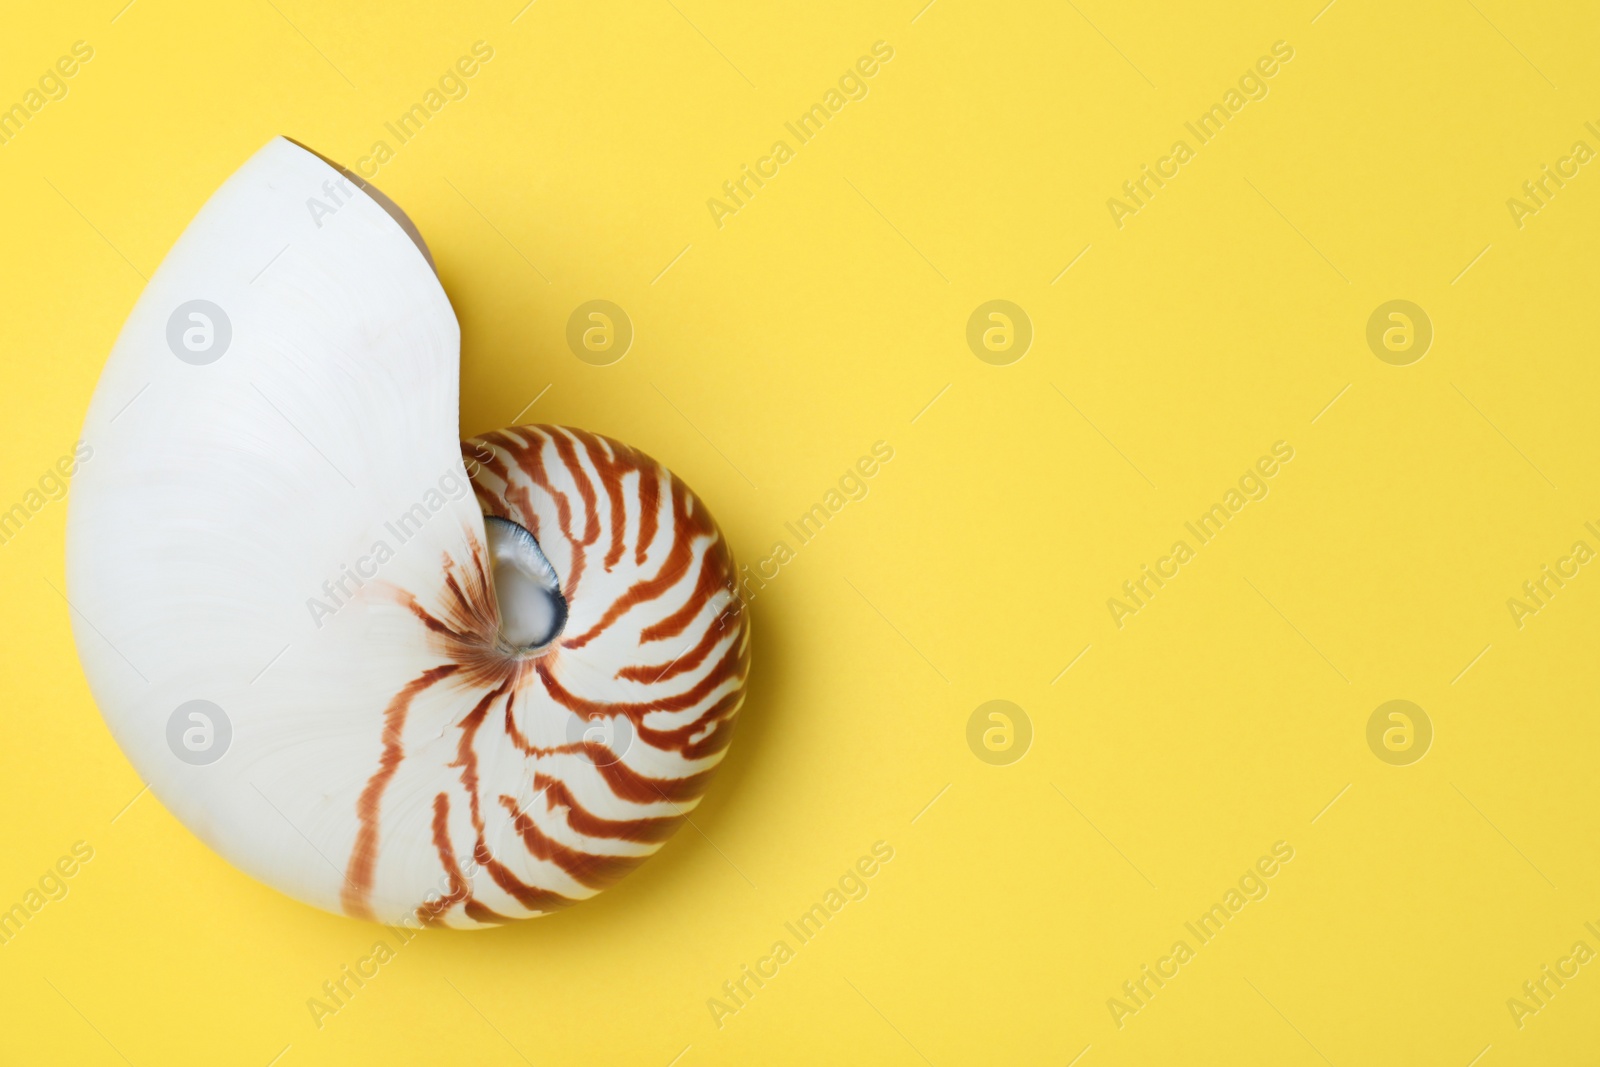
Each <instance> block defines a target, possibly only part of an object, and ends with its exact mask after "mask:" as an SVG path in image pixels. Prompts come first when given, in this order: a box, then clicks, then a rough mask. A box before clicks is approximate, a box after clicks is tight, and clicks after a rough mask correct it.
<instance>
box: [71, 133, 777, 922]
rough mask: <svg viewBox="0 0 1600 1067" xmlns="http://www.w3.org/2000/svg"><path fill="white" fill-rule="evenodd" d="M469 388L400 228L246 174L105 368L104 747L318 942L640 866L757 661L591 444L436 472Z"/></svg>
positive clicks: (85, 532)
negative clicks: (358, 925)
mask: <svg viewBox="0 0 1600 1067" xmlns="http://www.w3.org/2000/svg"><path fill="white" fill-rule="evenodd" d="M308 205H320V209H318V210H310V211H308V210H307V208H308ZM459 377H460V327H459V325H458V324H457V322H456V318H455V314H454V312H453V310H452V309H451V307H450V302H449V299H448V298H447V297H446V295H445V293H444V290H443V288H442V287H441V285H440V283H439V280H438V277H437V274H436V273H435V271H434V269H433V264H432V259H431V257H430V255H429V254H428V251H427V249H426V247H425V246H424V245H423V244H422V242H421V238H420V235H418V234H417V232H416V229H415V227H414V226H413V225H412V224H411V223H410V220H408V219H406V218H405V217H404V215H403V214H401V213H400V212H399V209H398V208H396V207H395V206H394V205H393V204H392V203H391V202H389V201H388V200H387V199H386V198H384V197H383V196H382V194H381V193H379V192H378V191H377V190H375V189H372V188H371V187H369V186H366V185H365V184H363V183H361V182H360V181H359V180H358V179H355V177H354V176H353V175H350V174H349V173H348V172H345V171H342V170H340V169H339V168H337V167H336V166H334V165H332V164H330V163H329V162H328V161H326V160H324V159H322V158H321V157H319V156H317V155H316V154H315V153H313V152H311V151H309V150H308V149H305V148H303V147H301V146H299V145H296V144H294V143H293V142H290V141H287V140H284V139H282V138H279V139H276V140H274V141H272V142H270V143H269V144H268V145H266V147H264V148H262V149H261V150H260V151H259V152H257V153H256V155H255V156H253V157H252V158H251V159H250V160H249V161H247V162H246V163H245V164H244V165H243V166H242V167H241V168H240V169H239V170H238V171H237V172H236V173H235V174H234V175H233V176H232V177H231V178H229V179H228V181H227V182H226V183H225V184H224V185H223V186H222V187H221V188H220V189H219V190H217V192H216V193H215V194H214V195H213V196H212V197H211V199H210V200H209V201H208V202H207V203H206V204H205V206H204V207H203V208H202V209H201V211H200V213H199V214H198V215H197V216H196V217H195V219H194V221H193V222H191V223H190V224H189V226H188V228H187V229H186V230H185V231H184V232H183V234H182V235H181V236H180V237H179V239H178V241H177V243H176V244H175V245H174V246H173V249H172V251H171V252H170V253H169V254H168V255H167V257H166V259H165V260H164V261H163V262H162V264H161V266H160V268H159V269H158V270H157V271H156V273H155V274H154V275H153V276H152V277H151V279H150V281H149V284H148V285H147V286H146V288H145V290H144V292H143V294H142V295H141V296H140V298H139V300H138V302H137V303H136V304H135V306H134V308H133V310H132V312H131V313H130V315H129V317H128V320H127V323H126V324H125V325H124V327H123V329H122V333H121V334H120V336H119V337H118V339H117V343H116V345H115V347H114V348H113V350H112V353H111V357H110V359H109V360H108V361H107V363H106V365H105V369H104V371H103V372H102V374H101V377H100V381H99V384H98V386H97V387H96V390H95V395H94V399H93V401H92V402H91V404H90V407H89V413H88V417H87V418H86V420H85V425H84V431H83V442H82V445H81V448H82V454H83V455H84V456H86V457H92V458H87V459H86V460H85V461H84V462H83V464H82V466H81V467H80V468H79V470H78V472H77V475H76V478H75V480H74V483H73V490H72V498H71V501H70V503H69V509H68V516H67V559H66V563H67V567H66V570H67V574H66V579H67V586H66V596H67V600H68V603H69V605H70V610H71V618H72V625H73V633H74V637H75V640H76V643H77V646H78V653H79V658H80V659H81V661H82V663H83V667H84V673H85V675H86V676H87V678H88V681H89V686H90V688H91V690H92V692H93V694H94V697H95V700H96V702H97V703H98V705H99V707H100V711H101V714H102V715H103V717H104V718H105V721H106V723H107V725H108V726H109V727H110V729H111V732H112V734H113V735H114V736H115V738H116V740H117V742H118V743H119V744H120V745H121V747H122V749H123V751H124V752H125V753H126V754H127V756H128V758H129V760H130V761H131V762H132V764H133V766H134V768H135V770H136V771H137V772H138V774H139V775H140V777H141V779H142V780H143V781H144V782H147V783H148V785H149V788H150V790H151V792H152V793H153V794H154V795H155V796H156V797H157V798H159V799H160V800H161V802H162V803H163V804H164V805H165V806H166V807H167V808H168V809H169V810H170V811H171V812H172V813H173V814H174V815H176V816H177V818H178V819H179V820H180V821H181V822H182V823H183V824H184V825H185V826H186V827H188V828H189V829H190V830H191V831H193V832H194V834H195V835H196V836H197V837H199V838H200V839H201V840H202V841H204V842H205V843H206V844H208V845H210V846H211V848H213V849H214V850H216V851H217V852H219V853H220V854H222V855H223V856H224V857H225V858H226V859H228V860H229V861H231V862H232V863H233V864H235V865H236V866H238V867H239V868H241V869H242V870H244V871H245V872H247V873H248V874H251V875H253V876H254V877H256V878H257V879H259V880H260V881H262V882H265V883H267V884H269V885H271V886H273V887H275V888H277V889H280V890H282V891H283V892H285V893H287V894H289V895H291V896H293V897H296V898H298V899H300V900H303V901H306V902H308V903H310V904H313V905H316V906H318V907H321V908H324V909H326V910H329V911H333V912H338V913H343V914H347V915H351V916H355V917H359V918H365V919H376V920H379V921H384V922H391V923H394V922H405V923H426V924H432V925H444V926H454V927H478V926H484V925H488V924H495V923H501V922H505V921H509V920H516V919H522V918H527V917H531V916H536V915H542V914H545V913H548V912H550V911H553V910H557V909H560V908H563V907H566V906H567V905H569V904H572V903H574V902H576V901H579V900H583V899H585V898H587V897H590V896H593V895H594V894H595V893H597V892H599V891H600V890H602V889H604V888H605V887H606V886H608V885H610V884H611V883H613V882H614V881H615V880H616V879H618V878H619V877H621V876H622V875H624V874H626V873H627V872H628V871H629V870H631V869H632V868H633V867H635V866H636V865H638V864H639V863H640V862H641V861H642V860H644V859H645V858H647V857H648V856H650V855H651V854H652V853H654V852H655V851H657V850H658V849H659V848H661V846H662V844H663V843H664V842H665V841H666V840H667V838H668V837H669V836H670V835H671V834H672V833H673V831H674V830H675V829H677V828H678V826H679V824H680V823H682V822H683V821H684V820H685V819H686V817H687V815H688V813H689V812H690V811H691V810H692V809H693V807H694V806H695V804H696V803H698V801H699V799H700V797H701V795H702V793H703V792H704V790H705V789H706V787H707V784H708V780H709V777H710V775H711V772H712V771H713V770H714V769H715V768H716V766H717V764H718V763H719V762H720V761H721V759H722V756H723V753H724V751H725V750H726V748H727V745H728V743H729V739H730V736H731V732H732V730H733V725H734V721H735V718H736V716H737V715H738V712H739V709H740V706H741V703H742V701H743V699H744V691H745V679H746V674H747V671H748V669H749V664H750V637H749V627H748V620H747V616H746V613H745V611H744V608H743V605H742V604H741V602H740V601H739V599H738V597H737V595H736V593H735V588H736V586H735V581H736V577H735V572H734V564H733V560H732V556H731V553H730V552H729V548H728V544H727V541H726V540H725V539H724V537H723V536H722V534H721V532H720V531H719V530H718V528H717V525H716V523H715V522H714V521H713V520H712V518H711V516H710V514H709V512H708V511H707V509H706V506H705V504H704V503H703V502H702V501H701V500H700V499H699V498H697V497H696V496H695V495H694V494H693V493H692V492H691V491H690V490H689V489H688V488H687V487H686V486H685V485H684V484H683V483H682V482H681V481H680V480H678V478H676V477H675V476H674V475H673V474H672V473H670V472H669V471H668V470H667V469H666V468H664V467H663V466H661V465H660V464H658V463H657V462H655V461H654V460H653V459H651V458H649V457H648V456H646V455H644V454H643V453H641V452H639V451H637V450H636V449H634V448H631V447H629V446H627V445H625V444H621V443H619V442H617V441H614V440H612V439H610V438H607V437H602V436H599V435H597V434H593V433H588V432H585V431H582V430H575V429H569V428H564V427H553V426H518V427H514V428H510V429H505V430H499V431H496V432H493V433H489V434H485V435H483V436H481V437H476V438H473V439H471V440H468V441H466V442H462V441H461V440H460V425H459V414H458V392H459Z"/></svg>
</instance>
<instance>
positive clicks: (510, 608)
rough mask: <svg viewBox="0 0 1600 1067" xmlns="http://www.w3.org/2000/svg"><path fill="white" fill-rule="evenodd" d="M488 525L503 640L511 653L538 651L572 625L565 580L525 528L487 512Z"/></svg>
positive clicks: (486, 529)
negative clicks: (562, 580)
mask: <svg viewBox="0 0 1600 1067" xmlns="http://www.w3.org/2000/svg"><path fill="white" fill-rule="evenodd" d="M483 529H484V533H485V534H486V535H487V538H488V541H489V565H490V569H491V573H492V574H493V576H494V594H495V600H496V601H497V602H498V603H499V607H500V639H501V640H502V641H503V642H504V643H505V644H506V645H507V646H508V648H509V650H510V651H511V652H514V653H517V654H519V655H537V654H538V653H541V652H543V651H545V650H546V649H547V648H549V647H550V645H551V644H553V643H554V642H555V640H556V638H558V637H560V636H561V631H562V628H563V627H565V626H566V624H567V599H566V597H564V596H562V595H561V579H560V578H559V577H558V576H557V575H556V571H555V568H554V567H552V566H550V561H549V560H548V559H546V558H545V555H544V552H543V550H541V549H540V548H539V542H538V539H536V538H535V537H534V536H533V534H531V533H529V532H528V530H527V529H526V528H524V527H522V526H519V525H517V524H516V523H514V522H511V521H510V520H509V519H501V518H497V517H495V516H493V515H485V516H484V518H483Z"/></svg>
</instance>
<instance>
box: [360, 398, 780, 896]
mask: <svg viewBox="0 0 1600 1067" xmlns="http://www.w3.org/2000/svg"><path fill="white" fill-rule="evenodd" d="M462 455H463V458H464V459H465V462H466V467H467V471H468V473H469V475H470V476H471V478H472V483H473V488H474V490H475V491H476V493H477V500H478V504H479V506H480V508H481V509H482V510H483V512H484V513H485V514H486V515H494V516H497V517H500V518H504V519H509V520H511V521H512V522H515V523H518V524H520V525H521V526H523V527H525V528H526V529H527V530H528V531H529V532H531V533H532V534H533V535H534V537H535V538H536V539H537V540H538V542H539V545H540V548H541V549H542V550H543V551H544V553H545V556H546V558H548V559H549V561H550V563H551V565H552V566H553V567H554V568H555V571H556V574H557V575H558V577H559V579H560V583H561V588H562V590H563V592H564V594H565V596H566V600H567V606H568V618H567V623H566V627H565V629H564V630H563V631H562V634H561V636H560V637H559V638H558V639H557V640H556V641H555V643H554V644H553V645H552V646H551V647H550V648H549V649H547V650H545V651H544V652H542V653H541V654H539V655H537V656H529V655H526V654H518V653H515V652H510V651H508V650H507V648H506V646H505V644H504V642H502V641H501V640H500V639H499V610H498V607H497V605H496V603H495V597H494V588H493V582H492V579H491V577H490V573H489V566H488V559H487V550H486V548H485V547H484V545H483V543H482V541H481V539H480V538H479V536H478V535H477V533H476V532H475V531H473V532H469V537H468V542H469V545H470V551H469V553H468V558H465V559H460V560H457V559H451V558H449V557H446V558H445V559H443V560H442V571H441V576H440V588H439V590H437V591H436V592H434V593H433V594H431V595H428V596H421V595H417V594H414V593H408V592H404V591H397V592H396V599H397V600H398V601H399V603H400V604H401V605H402V606H403V607H404V608H405V609H406V610H407V611H408V612H409V614H410V617H411V618H413V619H414V620H415V622H416V624H417V625H418V626H420V627H422V628H423V630H424V632H425V633H426V634H427V636H428V640H429V644H430V647H432V648H434V649H436V650H437V652H438V662H437V663H435V664H433V665H432V666H430V667H429V668H428V669H427V670H426V671H424V672H422V673H421V674H420V675H419V676H418V677H415V678H410V679H407V680H406V681H405V683H404V684H403V685H401V686H399V687H398V688H397V690H396V692H395V695H394V697H393V699H392V700H391V701H390V703H389V705H388V707H387V708H385V709H382V716H381V719H380V720H377V722H378V725H377V729H378V731H379V740H380V741H381V756H380V758H379V760H378V763H377V765H376V766H375V767H374V768H373V770H372V773H371V776H370V778H369V779H368V780H367V783H366V787H365V788H364V789H363V790H362V792H361V795H360V800H359V803H358V808H357V812H356V815H357V819H358V830H357V835H356V841H355V845H354V847H353V848H352V850H351V854H350V857H349V860H348V863H347V865H346V869H345V872H344V873H345V884H344V889H343V893H342V901H343V905H344V909H345V911H346V912H347V913H348V914H350V915H354V916H358V917H362V918H376V919H384V920H387V921H395V920H396V919H397V918H400V917H401V916H399V915H397V914H395V907H396V904H395V902H397V901H405V902H406V903H405V904H404V905H403V906H402V907H401V909H400V910H401V912H403V913H407V914H410V915H413V916H414V917H415V918H417V919H419V920H421V921H422V922H424V923H428V924H431V925H447V926H459V927H473V926H482V925H490V924H497V923H504V922H507V921H511V920H515V919H521V918H527V917H530V916H536V915H543V914H545V913H547V912H550V911H554V910H557V909H559V908H563V907H567V906H568V905H570V904H573V903H575V902H576V901H579V900H582V899H585V898H587V897H590V896H593V895H594V894H596V893H598V892H599V891H600V890H602V889H604V888H606V887H607V886H609V885H611V884H613V883H614V882H615V881H616V880H617V879H619V878H621V877H622V876H623V875H625V874H627V873H628V872H629V871H630V870H632V869H633V868H634V867H635V866H637V865H638V864H639V863H641V862H642V861H643V860H645V859H646V858H648V857H649V856H650V855H652V854H653V853H654V852H655V851H656V850H657V849H659V848H660V847H661V845H662V843H663V842H664V841H665V840H666V839H667V837H669V836H670V835H671V834H672V833H673V832H674V831H675V830H676V829H677V828H678V826H679V824H680V823H681V822H682V821H683V820H684V818H685V816H686V814H687V813H688V811H690V810H691V809H692V808H693V807H694V806H695V804H696V803H698V801H699V798H700V796H701V794H702V793H703V792H704V790H705V788H706V785H707V784H708V782H709V780H710V777H711V773H712V771H713V770H714V769H715V768H716V766H717V764H718V763H719V762H721V760H722V756H723V753H724V752H725V750H726V748H727V745H728V742H729V740H730V738H731V736H732V729H733V723H734V720H735V717H736V716H737V714H738V712H739V708H740V706H741V705H742V703H743V701H744V690H745V678H746V674H747V672H748V670H749V665H750V640H749V628H748V621H747V618H746V615H745V612H744V609H743V605H742V604H741V603H740V601H739V600H738V598H737V596H736V595H735V592H734V590H735V569H734V563H733V558H732V555H731V554H730V552H729V550H728V545H727V542H726V541H725V540H724V538H723V536H722V534H721V532H720V531H719V530H718V529H717V526H716V523H715V522H714V521H712V519H711V516H710V514H709V513H708V512H707V511H706V508H705V505H704V504H702V503H701V502H700V500H699V499H698V498H697V497H696V496H695V495H694V494H693V493H692V492H690V490H689V489H688V487H687V486H685V485H684V484H683V483H682V482H680V481H679V480H678V479H677V478H676V477H674V476H673V475H672V473H671V472H670V471H668V470H666V469H665V468H664V467H662V466H661V465H659V464H658V463H656V462H655V461H654V460H652V459H650V458H649V457H648V456H645V455H644V454H643V453H640V452H639V451H637V450H636V449H633V448H630V447H628V446H627V445H624V444H620V443H618V442H616V441H613V440H611V439H609V438H606V437H601V436H599V435H597V434H591V433H586V432H584V431H582V430H574V429H569V428H566V427H553V426H521V427H516V428H513V429H508V430H499V431H496V432H494V433H490V434H486V435H484V436H483V437H480V438H474V439H472V440H470V441H467V442H464V443H463V445H462ZM418 716H423V717H424V718H423V719H421V720H418V719H417V717H418ZM408 744H409V746H410V747H411V749H412V751H408ZM430 761H431V762H430ZM408 764H411V765H410V766H408ZM401 822H403V823H404V826H405V830H404V832H403V833H402V832H401V831H399V830H397V829H391V828H392V827H394V826H395V825H396V824H398V823H401ZM386 830H387V831H390V833H391V835H392V836H394V837H395V838H396V839H395V840H389V839H386ZM422 837H426V840H420V838H422ZM412 838H418V840H413V839H412ZM391 850H397V851H396V852H394V853H391ZM386 857H389V858H390V862H388V863H386V862H385V861H386ZM418 857H422V858H423V859H424V860H425V861H426V862H424V863H422V864H421V866H422V867H423V868H425V869H424V870H421V871H419V870H418V866H419V864H418ZM390 881H392V882H393V883H394V884H390Z"/></svg>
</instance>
